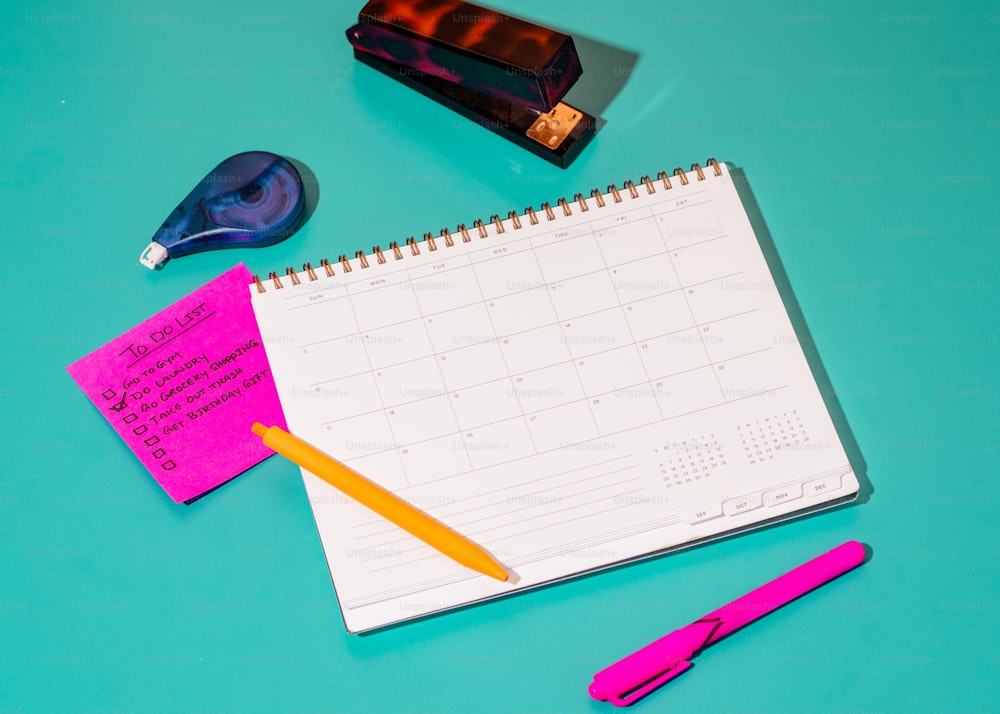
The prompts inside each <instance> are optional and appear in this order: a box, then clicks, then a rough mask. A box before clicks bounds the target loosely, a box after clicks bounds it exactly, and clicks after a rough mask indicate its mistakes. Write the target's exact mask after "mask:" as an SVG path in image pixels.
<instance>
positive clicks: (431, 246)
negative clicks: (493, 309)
mask: <svg viewBox="0 0 1000 714" xmlns="http://www.w3.org/2000/svg"><path fill="white" fill-rule="evenodd" d="M707 168H711V169H712V174H713V175H714V176H721V175H722V168H721V167H720V166H719V162H718V161H716V160H715V159H709V160H708V161H706V162H705V168H702V166H701V165H700V164H697V163H695V164H691V169H690V172H692V173H694V180H696V181H704V180H705V178H706V174H705V169H707ZM688 173H689V172H686V171H684V169H683V168H681V167H677V168H675V169H674V170H673V172H671V173H669V174H668V173H667V172H666V171H660V172H659V173H658V174H656V181H654V180H653V179H652V178H650V177H649V176H643V177H642V178H641V179H639V186H642V187H643V188H645V189H646V193H647V194H649V195H652V194H654V193H656V190H657V187H656V183H657V182H659V183H660V184H662V186H663V190H665V191H669V190H670V189H672V188H673V183H672V182H671V180H670V179H671V177H673V178H675V179H677V180H678V181H679V182H680V185H681V186H687V185H688V184H689V183H690V182H691V180H692V179H689V178H688ZM625 191H628V195H629V197H630V198H633V199H635V198H639V187H637V186H636V185H635V182H634V181H632V180H626V181H625V182H624V183H623V184H622V187H621V190H619V189H618V187H617V186H615V185H614V184H611V185H610V186H608V190H607V191H605V192H604V193H601V191H600V189H596V188H595V189H593V190H592V191H591V192H590V198H592V199H594V203H595V205H596V206H597V207H598V208H604V207H605V206H606V205H607V202H606V201H605V196H607V195H610V196H611V200H612V201H613V202H614V203H622V202H623V201H624V200H625V199H624V198H623V193H624V192H625ZM573 202H575V203H576V204H577V206H578V210H579V211H580V213H584V212H586V211H589V210H590V206H588V205H587V197H586V196H584V195H583V194H582V193H578V194H575V195H574V196H573V201H572V202H571V201H567V200H566V199H565V198H560V199H559V200H558V201H556V205H557V206H558V207H559V208H561V209H562V213H563V215H564V216H572V215H573V206H572V203H573ZM538 208H539V211H544V212H545V219H546V220H547V221H554V220H556V212H555V211H554V210H553V208H552V204H551V203H549V202H548V201H546V202H545V203H542V204H541V205H540V206H539V207H538ZM524 217H527V219H528V223H529V225H532V226H536V225H538V223H539V217H538V212H536V211H535V209H534V208H532V207H531V206H528V207H527V208H525V209H524V213H520V214H519V213H518V212H517V211H510V212H508V213H507V220H509V221H510V224H511V226H513V228H514V230H515V231H516V230H520V229H521V227H522V226H523V225H524V224H523V223H522V222H521V219H522V218H524ZM503 222H504V219H503V218H501V217H500V215H499V214H496V213H495V214H493V215H491V216H490V220H489V223H490V224H491V225H493V227H494V232H495V234H496V235H502V234H503V233H505V232H506V230H505V228H504V225H503ZM472 227H473V228H474V229H476V231H477V234H478V236H479V238H487V237H489V232H488V231H487V230H486V224H485V223H483V221H482V220H481V219H479V218H477V219H476V220H475V221H473V222H472ZM455 230H456V232H457V233H458V234H459V235H460V236H461V239H462V242H463V243H470V242H472V235H471V233H470V232H469V229H468V228H467V227H466V225H465V224H464V223H459V224H458V226H457V227H456V228H455ZM439 238H442V239H444V245H445V247H446V248H452V247H454V245H455V238H454V236H453V235H452V233H451V231H449V230H448V229H447V228H442V229H441V232H440V234H439V235H438V236H437V237H435V236H434V235H432V234H431V233H424V237H423V239H422V240H420V241H417V239H415V238H414V237H413V236H410V237H409V238H407V239H406V241H405V243H406V245H407V246H408V247H409V249H410V254H411V255H420V245H421V244H423V245H425V246H427V250H429V251H431V252H434V251H436V250H439V246H438V243H437V241H438V239H439ZM389 249H390V250H391V251H392V257H393V260H403V259H404V258H405V257H406V254H405V253H404V252H403V250H402V249H401V248H400V247H399V242H398V241H392V242H391V243H389ZM370 255H371V257H373V258H374V259H375V262H376V264H379V265H382V264H385V263H387V262H388V258H387V257H386V254H385V253H384V252H383V250H382V248H381V246H377V245H376V246H375V247H374V248H372V252H371V254H370ZM354 257H355V259H356V260H357V263H358V265H359V266H360V268H361V269H362V270H365V269H367V268H370V267H371V263H370V262H369V260H368V258H369V255H368V254H366V253H365V252H364V251H363V250H359V251H357V252H356V253H355V254H354ZM337 262H339V263H340V266H341V270H342V271H343V272H344V273H350V272H352V271H353V268H352V267H351V261H350V259H349V258H348V257H347V256H346V255H341V256H339V257H338V258H337ZM319 265H320V267H321V268H322V269H323V274H324V276H325V277H328V278H331V277H333V276H334V274H335V273H334V269H333V265H332V264H331V263H330V261H328V260H327V259H326V258H323V259H322V260H321V261H320V263H319ZM299 272H302V273H305V274H306V278H307V279H308V280H309V282H312V281H314V280H319V275H318V274H317V271H316V270H315V269H314V268H313V266H312V263H305V264H304V265H303V266H302V270H301V271H299ZM299 272H297V271H296V270H295V269H294V268H285V277H286V278H287V279H288V281H289V282H290V284H291V285H299V284H301V282H302V280H301V278H300V277H299ZM267 279H268V280H270V281H271V283H272V284H273V286H274V289H275V290H281V289H282V288H284V287H285V286H284V284H283V283H282V278H281V276H279V275H278V274H277V273H276V272H270V273H268V274H267ZM253 282H254V285H255V286H256V287H257V292H258V293H265V292H267V286H266V285H264V281H263V280H261V279H260V278H259V277H258V276H256V275H254V276H253Z"/></svg>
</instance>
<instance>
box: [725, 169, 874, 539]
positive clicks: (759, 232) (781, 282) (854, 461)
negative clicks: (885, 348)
mask: <svg viewBox="0 0 1000 714" xmlns="http://www.w3.org/2000/svg"><path fill="white" fill-rule="evenodd" d="M727 166H728V167H729V173H730V176H732V178H733V185H734V186H735V187H736V192H737V193H738V194H739V196H740V201H742V202H743V207H744V209H746V213H747V217H748V218H749V219H750V225H751V226H753V230H754V233H755V234H756V236H757V242H758V243H759V244H760V249H761V252H762V253H763V254H764V259H765V260H766V261H767V266H768V268H770V270H771V276H772V277H773V278H774V284H775V285H776V286H777V288H778V293H779V294H780V295H781V300H782V302H783V303H784V304H785V310H786V311H787V312H788V318H789V319H790V320H791V322H792V327H793V328H795V334H796V336H797V337H798V339H799V345H800V346H801V347H802V352H803V353H804V354H805V357H806V361H807V362H808V363H809V369H810V370H811V371H812V373H813V377H814V378H815V380H816V385H817V386H818V387H819V391H820V395H821V396H822V397H823V401H824V403H825V404H826V408H827V411H829V412H830V419H832V420H833V425H834V427H835V428H836V430H837V435H838V436H839V437H840V441H841V443H842V444H843V446H844V451H845V452H846V453H847V458H848V460H849V461H850V462H851V467H852V468H853V469H854V475H855V476H857V477H858V483H859V484H860V488H859V489H858V495H857V497H856V498H855V499H851V500H852V501H856V502H857V503H866V502H867V501H868V499H869V498H871V496H872V494H873V493H874V488H873V487H872V484H871V481H869V480H868V474H867V466H866V464H865V459H864V456H863V455H862V454H861V449H860V447H859V446H858V442H857V440H856V439H855V438H854V433H853V432H852V431H851V426H850V424H848V423H847V417H846V416H844V410H843V409H842V408H841V406H840V402H839V400H838V399H837V394H836V391H835V390H834V388H833V384H832V383H831V382H830V376H829V375H828V374H827V371H826V368H825V367H824V366H823V361H822V359H821V358H820V356H819V351H818V350H817V349H816V343H815V341H814V340H813V338H812V334H811V333H810V332H809V325H808V324H807V323H806V319H805V316H804V315H803V314H802V308H801V307H799V303H798V300H796V299H795V293H794V292H793V291H792V285H791V282H790V281H789V280H788V275H787V274H786V273H785V269H784V267H783V266H782V264H781V257H780V256H779V255H778V250H777V248H776V247H775V245H774V240H773V239H772V238H771V232H770V231H769V230H768V228H767V223H766V222H765V220H764V214H763V213H762V212H761V210H760V206H759V205H758V204H757V199H756V198H755V197H754V195H753V190H752V189H751V188H750V182H749V181H748V179H747V176H746V173H745V172H744V171H743V169H741V168H738V167H736V166H733V165H732V164H729V163H728V162H727ZM824 510H826V509H824ZM782 520H784V519H782Z"/></svg>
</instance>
